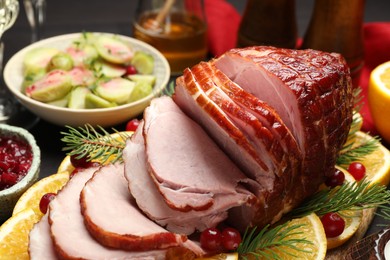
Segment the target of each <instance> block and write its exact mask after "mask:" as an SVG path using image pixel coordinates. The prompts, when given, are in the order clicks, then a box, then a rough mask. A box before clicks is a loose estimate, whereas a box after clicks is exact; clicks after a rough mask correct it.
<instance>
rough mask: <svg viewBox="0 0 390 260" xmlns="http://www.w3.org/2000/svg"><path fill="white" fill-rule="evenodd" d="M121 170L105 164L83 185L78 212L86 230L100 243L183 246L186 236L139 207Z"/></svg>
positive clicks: (131, 246)
mask: <svg viewBox="0 0 390 260" xmlns="http://www.w3.org/2000/svg"><path fill="white" fill-rule="evenodd" d="M123 173H124V167H123V164H120V163H118V164H111V165H107V166H104V167H102V168H101V169H100V170H98V171H97V172H96V173H95V174H94V176H93V177H92V178H91V179H90V180H89V181H88V182H87V183H86V185H85V186H84V188H83V190H82V192H81V195H80V203H81V212H82V214H83V216H84V222H85V225H86V227H87V229H88V230H89V232H90V234H92V236H93V237H94V238H95V239H96V240H97V241H99V242H100V243H101V244H103V245H106V246H108V247H113V248H119V249H124V250H129V251H147V250H154V249H165V248H169V247H175V246H184V245H185V241H186V240H187V236H185V235H179V234H175V233H171V232H168V231H167V230H165V229H164V228H162V227H161V226H159V225H157V224H156V223H154V222H152V221H151V220H150V219H148V218H147V217H145V215H143V214H142V213H141V212H140V211H139V209H138V208H137V206H136V204H135V202H134V199H133V197H132V196H131V194H130V193H129V190H128V187H127V181H126V179H125V178H124V175H123ZM189 242H190V241H189ZM197 251H198V252H197V254H198V255H201V254H202V253H204V252H203V250H201V249H200V248H197Z"/></svg>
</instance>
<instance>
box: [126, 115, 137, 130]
mask: <svg viewBox="0 0 390 260" xmlns="http://www.w3.org/2000/svg"><path fill="white" fill-rule="evenodd" d="M139 123H140V121H139V120H138V119H136V118H134V119H132V120H130V121H129V122H127V124H126V131H133V132H134V131H135V130H137V128H138V126H139Z"/></svg>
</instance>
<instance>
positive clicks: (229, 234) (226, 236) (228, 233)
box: [221, 227, 241, 251]
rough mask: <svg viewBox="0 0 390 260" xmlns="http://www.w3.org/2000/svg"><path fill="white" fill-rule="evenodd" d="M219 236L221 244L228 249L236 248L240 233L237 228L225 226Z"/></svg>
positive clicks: (239, 240)
mask: <svg viewBox="0 0 390 260" xmlns="http://www.w3.org/2000/svg"><path fill="white" fill-rule="evenodd" d="M221 236H222V246H223V247H224V248H225V249H226V250H228V251H233V250H236V249H237V248H238V246H239V245H240V243H241V235H240V233H239V232H238V230H237V229H234V228H230V227H229V228H225V229H224V230H223V231H222V235H221Z"/></svg>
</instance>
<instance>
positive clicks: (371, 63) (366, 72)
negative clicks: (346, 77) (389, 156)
mask: <svg viewBox="0 0 390 260" xmlns="http://www.w3.org/2000/svg"><path fill="white" fill-rule="evenodd" d="M364 52H365V54H364V62H365V64H364V68H363V70H362V74H361V76H360V82H359V83H360V84H359V85H360V87H361V88H362V94H363V102H364V104H363V107H362V110H361V111H360V112H361V114H362V116H363V119H364V120H363V130H364V131H367V132H370V133H372V134H375V135H376V134H378V133H377V131H376V129H375V125H374V122H373V120H372V117H371V114H370V109H369V107H368V100H367V92H368V81H369V78H370V73H371V71H372V70H373V69H374V68H375V67H376V66H378V65H379V64H381V63H384V62H386V61H390V22H372V23H367V24H365V25H364Z"/></svg>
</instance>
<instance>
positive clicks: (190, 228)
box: [123, 122, 256, 235]
mask: <svg viewBox="0 0 390 260" xmlns="http://www.w3.org/2000/svg"><path fill="white" fill-rule="evenodd" d="M142 129H143V122H141V124H140V125H139V127H138V129H137V131H136V132H135V133H134V135H133V137H132V138H131V140H128V141H127V143H126V147H125V149H124V150H123V160H124V163H125V177H126V179H127V180H128V184H129V190H130V191H131V194H132V195H133V196H134V198H135V199H136V201H137V204H138V206H139V208H140V209H141V210H142V211H143V212H144V213H145V214H146V215H147V216H148V217H149V218H150V219H153V220H154V221H156V222H157V223H158V224H160V225H162V226H164V227H166V229H167V230H170V231H172V232H176V233H184V234H187V235H189V234H192V233H193V232H195V231H196V230H199V231H203V230H204V229H206V228H209V227H215V226H217V225H218V224H219V223H221V222H222V221H223V220H225V219H227V218H228V216H229V214H228V212H229V211H230V210H231V209H232V208H235V211H236V212H237V214H240V215H242V216H250V215H251V214H253V213H251V211H252V210H251V208H252V207H250V206H251V204H250V203H249V202H247V201H246V200H237V196H236V195H230V196H229V195H227V196H224V197H218V199H217V201H218V203H214V204H213V205H212V206H211V207H210V208H209V209H207V210H203V211H189V212H182V211H178V210H175V209H172V208H170V207H169V206H168V205H167V203H166V202H165V200H164V197H163V196H162V194H161V193H160V192H159V191H158V189H156V185H155V183H154V182H153V180H152V178H151V176H150V175H149V173H148V170H147V167H146V164H147V161H146V154H145V143H144V138H143V135H142V131H143V130H142ZM247 181H248V182H249V183H248V184H247V185H248V186H250V185H256V184H255V183H254V182H252V183H250V182H251V181H250V180H249V179H248V180H247ZM247 197H248V198H247V199H248V200H249V198H250V195H248V196H247ZM241 218H242V217H241Z"/></svg>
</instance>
